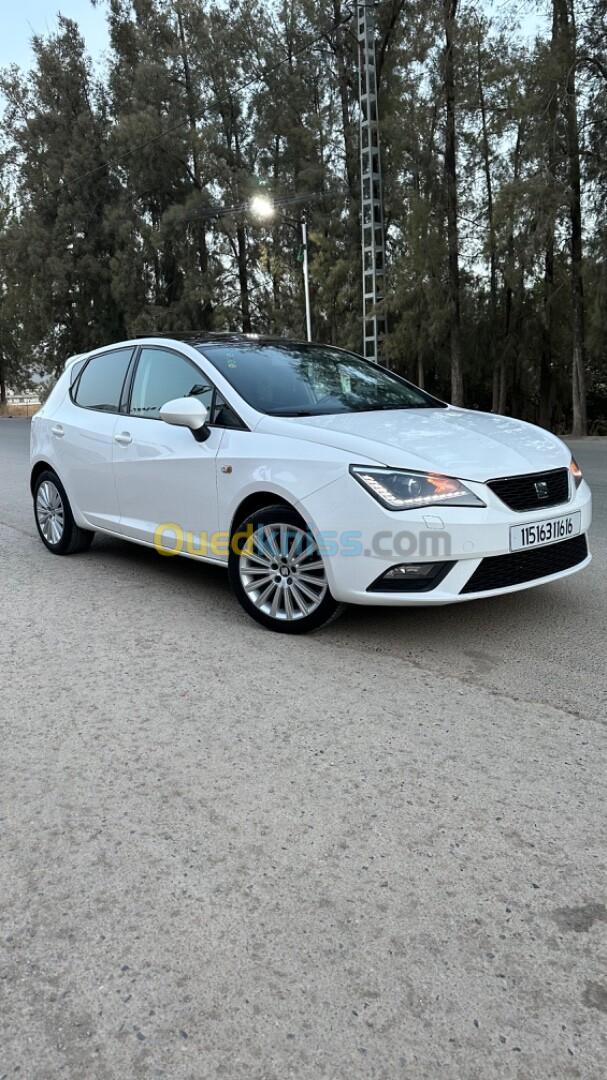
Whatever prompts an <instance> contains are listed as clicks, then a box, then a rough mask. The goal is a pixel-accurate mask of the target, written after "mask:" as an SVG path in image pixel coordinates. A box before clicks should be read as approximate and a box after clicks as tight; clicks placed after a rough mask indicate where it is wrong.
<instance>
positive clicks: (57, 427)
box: [51, 424, 65, 439]
mask: <svg viewBox="0 0 607 1080" xmlns="http://www.w3.org/2000/svg"><path fill="white" fill-rule="evenodd" d="M51 431H52V433H53V435H56V436H57V438H58V439H62V438H63V436H64V434H65V432H64V430H63V428H62V427H61V424H53V426H52V428H51Z"/></svg>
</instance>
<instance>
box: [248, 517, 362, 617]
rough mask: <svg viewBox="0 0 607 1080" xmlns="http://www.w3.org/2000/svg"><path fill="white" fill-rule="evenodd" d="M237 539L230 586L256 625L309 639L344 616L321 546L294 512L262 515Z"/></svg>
mask: <svg viewBox="0 0 607 1080" xmlns="http://www.w3.org/2000/svg"><path fill="white" fill-rule="evenodd" d="M249 534H252V535H251V536H250V539H247V536H248V535H249ZM234 535H235V536H237V535H238V536H239V539H238V543H237V544H236V543H234V542H232V543H230V554H229V558H228V572H229V575H230V582H231V584H232V588H233V590H234V592H235V593H236V596H237V598H238V600H239V601H240V603H241V605H242V607H243V608H244V609H245V611H246V612H247V613H248V614H249V615H250V616H251V617H252V618H253V619H255V621H256V622H258V623H261V625H262V626H265V627H266V628H267V629H268V630H275V631H276V632H277V633H279V634H306V633H308V632H309V631H311V630H318V629H319V628H320V627H321V626H326V625H327V624H328V623H330V622H332V621H333V619H336V618H337V617H338V615H340V614H341V611H342V610H343V605H342V604H339V603H338V602H337V600H334V598H333V597H332V595H331V592H330V590H329V583H328V580H327V574H326V569H325V565H324V560H323V558H322V556H321V554H320V552H319V550H318V547H317V545H316V542H315V540H314V538H313V536H312V534H311V533H310V531H309V529H308V527H307V525H306V523H305V522H304V521H303V519H302V518H301V517H300V516H299V514H298V513H297V512H296V511H295V510H294V509H293V508H292V507H290V506H284V505H277V506H268V507H265V508H264V509H263V510H257V511H256V512H255V513H254V514H251V515H250V516H249V517H248V518H245V520H244V521H243V522H241V524H240V525H239V526H238V528H237V529H236V530H235V533H234Z"/></svg>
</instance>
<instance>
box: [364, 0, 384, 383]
mask: <svg viewBox="0 0 607 1080" xmlns="http://www.w3.org/2000/svg"><path fill="white" fill-rule="evenodd" d="M374 9H375V4H374V3H372V2H367V3H359V4H357V17H358V56H359V61H358V88H359V93H358V104H359V116H360V194H361V214H360V218H361V230H362V269H363V340H364V355H365V356H366V357H367V359H368V360H373V361H374V362H375V363H377V362H378V361H379V360H380V358H381V350H382V342H383V338H384V335H385V333H386V315H385V310H384V274H385V265H386V238H385V230H384V208H383V190H382V173H381V154H380V146H379V115H378V108H377V69H376V57H375V15H374Z"/></svg>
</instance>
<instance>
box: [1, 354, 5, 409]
mask: <svg viewBox="0 0 607 1080" xmlns="http://www.w3.org/2000/svg"><path fill="white" fill-rule="evenodd" d="M0 405H6V379H5V377H4V368H3V366H2V364H1V363H0Z"/></svg>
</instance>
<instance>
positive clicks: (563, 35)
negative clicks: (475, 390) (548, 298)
mask: <svg viewBox="0 0 607 1080" xmlns="http://www.w3.org/2000/svg"><path fill="white" fill-rule="evenodd" d="M573 5H574V0H570V7H569V5H568V0H554V8H555V12H556V19H557V22H558V27H559V31H560V35H559V36H560V40H561V43H562V46H561V48H562V53H561V55H562V59H563V64H564V65H565V78H564V83H563V90H564V113H565V127H566V141H567V178H568V189H569V190H568V196H569V221H570V226H571V237H570V244H571V307H572V315H573V318H572V336H573V344H572V357H571V390H572V394H571V398H572V406H573V423H572V434H573V435H576V436H580V435H585V434H586V429H587V415H586V341H585V325H584V323H585V319H584V283H583V278H582V259H583V244H582V196H581V178H580V134H579V126H578V116H577V90H576V64H577V46H576V33H575V18H574V7H573Z"/></svg>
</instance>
